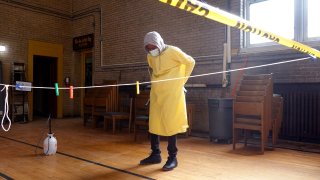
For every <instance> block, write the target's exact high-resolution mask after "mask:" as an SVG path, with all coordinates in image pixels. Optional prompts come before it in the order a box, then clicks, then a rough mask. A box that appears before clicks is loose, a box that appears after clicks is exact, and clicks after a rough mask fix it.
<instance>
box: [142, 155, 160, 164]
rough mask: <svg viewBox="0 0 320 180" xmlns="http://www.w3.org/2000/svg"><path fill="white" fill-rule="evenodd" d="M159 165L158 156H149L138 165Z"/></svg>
mask: <svg viewBox="0 0 320 180" xmlns="http://www.w3.org/2000/svg"><path fill="white" fill-rule="evenodd" d="M159 163H161V156H160V154H151V155H150V156H149V157H147V158H145V159H143V160H141V161H140V165H148V164H159Z"/></svg>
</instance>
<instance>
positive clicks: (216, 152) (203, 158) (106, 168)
mask: <svg viewBox="0 0 320 180" xmlns="http://www.w3.org/2000/svg"><path fill="white" fill-rule="evenodd" d="M45 127H46V120H45V119H44V120H36V121H33V122H30V123H27V124H19V123H14V124H13V125H12V127H11V130H10V131H9V132H4V131H1V133H0V142H1V143H0V157H1V164H0V177H1V176H2V177H5V176H7V177H11V178H14V179H24V180H25V179H88V180H89V179H90V180H92V179H130V180H132V179H176V180H181V179H183V180H187V179H201V180H204V179H237V180H238V179H252V180H257V179H259V180H262V179H268V180H270V179H272V180H276V179H290V180H294V179H303V180H312V179H314V180H316V179H317V180H319V177H320V154H317V153H307V152H301V151H293V150H286V149H275V150H274V151H266V152H265V154H264V155H259V154H258V153H257V150H258V149H256V148H249V149H243V148H241V147H242V145H241V144H240V145H238V147H240V148H239V150H237V151H235V152H233V151H232V150H231V149H232V147H231V145H221V144H213V143H210V142H209V140H208V139H200V138H194V137H192V138H191V137H189V138H183V137H180V138H179V140H178V143H179V144H178V145H179V146H178V147H179V152H178V161H179V166H178V167H177V168H176V169H175V170H174V171H171V172H163V171H161V167H162V166H163V164H164V163H165V161H166V158H167V151H166V142H165V141H162V142H161V145H162V146H161V149H162V158H163V162H162V163H161V164H157V165H150V166H139V165H138V163H139V161H140V160H141V159H142V158H144V157H146V156H147V155H148V154H149V143H148V140H147V138H146V137H142V136H143V134H141V135H142V136H140V137H139V142H137V143H136V142H133V135H132V134H128V133H127V132H125V131H122V132H117V134H115V135H113V134H112V133H111V130H109V131H107V132H105V131H103V130H102V129H93V128H90V127H83V126H82V121H81V119H59V120H53V127H54V130H53V131H54V133H55V136H56V137H57V140H58V151H59V153H58V154H56V155H54V156H43V155H41V154H42V149H39V148H36V146H37V144H38V142H39V139H40V138H42V139H41V141H40V143H39V146H41V147H42V143H43V138H44V137H45V134H46V132H47V130H44V129H45ZM36 149H37V154H36V153H35V150H36ZM0 179H1V178H0Z"/></svg>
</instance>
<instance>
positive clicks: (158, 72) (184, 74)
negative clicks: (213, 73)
mask: <svg viewBox="0 0 320 180" xmlns="http://www.w3.org/2000/svg"><path fill="white" fill-rule="evenodd" d="M144 48H145V50H146V51H147V53H148V55H147V59H148V64H149V68H150V72H151V73H150V75H151V81H158V80H165V79H172V78H178V79H175V80H170V81H162V82H152V83H151V92H150V113H149V132H150V134H151V137H150V140H151V150H152V152H151V155H150V156H149V157H147V158H145V159H143V160H141V161H140V164H141V165H146V164H157V163H161V156H160V153H161V151H160V148H159V145H160V140H159V136H166V137H167V139H168V147H167V150H168V154H169V157H168V160H167V162H166V164H165V165H164V166H163V168H162V169H163V170H164V171H169V170H172V169H174V168H175V167H177V165H178V161H177V152H178V149H177V145H176V142H177V134H178V133H184V132H186V130H187V128H188V121H187V112H186V101H185V88H184V85H185V83H186V81H187V79H188V77H189V76H190V74H191V72H192V70H193V68H194V65H195V61H194V59H193V58H192V57H191V56H189V55H187V54H186V53H184V52H183V51H182V50H180V49H179V48H178V47H175V46H171V45H166V44H165V43H164V41H163V39H162V37H161V35H160V34H159V33H157V32H155V31H152V32H149V33H147V34H146V35H145V38H144Z"/></svg>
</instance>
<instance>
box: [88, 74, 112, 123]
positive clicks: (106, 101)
mask: <svg viewBox="0 0 320 180" xmlns="http://www.w3.org/2000/svg"><path fill="white" fill-rule="evenodd" d="M115 84H117V81H115V80H108V81H106V80H105V81H104V85H115ZM93 103H94V106H93V113H92V119H93V127H97V125H98V120H99V119H102V120H103V118H104V115H105V113H106V112H117V111H118V87H116V86H112V87H103V88H98V89H97V93H96V96H95V97H94V100H93Z"/></svg>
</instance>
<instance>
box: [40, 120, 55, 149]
mask: <svg viewBox="0 0 320 180" xmlns="http://www.w3.org/2000/svg"><path fill="white" fill-rule="evenodd" d="M50 116H51V115H49V118H48V122H49V133H48V137H47V138H46V139H45V140H44V141H43V152H44V154H45V155H54V154H56V152H57V139H56V138H55V137H54V136H53V133H52V132H51V118H50Z"/></svg>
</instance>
